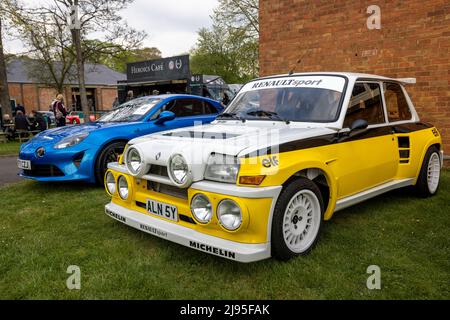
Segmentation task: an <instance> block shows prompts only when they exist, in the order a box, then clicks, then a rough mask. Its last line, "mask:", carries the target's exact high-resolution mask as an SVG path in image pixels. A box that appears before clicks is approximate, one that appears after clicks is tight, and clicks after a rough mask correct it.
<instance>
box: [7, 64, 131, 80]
mask: <svg viewBox="0 0 450 320" xmlns="http://www.w3.org/2000/svg"><path fill="white" fill-rule="evenodd" d="M55 64H58V63H57V62H55ZM36 66H37V67H40V65H39V61H37V60H25V59H13V60H11V61H9V62H8V63H7V65H6V70H7V78H8V82H9V83H42V82H43V81H40V80H39V76H37V77H36V76H33V71H32V70H36ZM42 68H44V67H43V66H42ZM72 68H73V71H72V74H76V71H75V70H76V69H75V66H73V67H72ZM84 72H85V82H86V85H87V86H93V85H95V86H116V85H117V81H119V80H126V78H127V76H126V75H125V74H123V73H120V72H117V71H114V70H112V69H110V68H108V67H107V66H105V65H102V64H92V63H86V64H85V66H84ZM65 83H66V84H72V85H78V81H77V79H76V77H75V76H71V77H68V79H67V80H66V81H65Z"/></svg>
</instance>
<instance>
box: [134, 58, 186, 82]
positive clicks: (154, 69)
mask: <svg viewBox="0 0 450 320" xmlns="http://www.w3.org/2000/svg"><path fill="white" fill-rule="evenodd" d="M189 75H190V70H189V55H185V56H178V57H171V58H164V59H156V60H149V61H142V62H135V63H129V64H127V79H128V82H141V81H164V80H181V79H188V78H189Z"/></svg>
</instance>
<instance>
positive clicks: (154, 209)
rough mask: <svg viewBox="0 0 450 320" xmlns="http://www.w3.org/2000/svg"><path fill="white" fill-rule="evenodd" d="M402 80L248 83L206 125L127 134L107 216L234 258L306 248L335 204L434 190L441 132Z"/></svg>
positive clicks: (308, 77) (111, 175)
mask: <svg viewBox="0 0 450 320" xmlns="http://www.w3.org/2000/svg"><path fill="white" fill-rule="evenodd" d="M408 83H414V79H390V78H385V77H381V76H375V75H368V74H354V73H302V74H290V75H280V76H273V77H267V78H260V79H256V80H253V81H251V82H249V83H247V84H246V85H245V86H244V87H243V88H242V89H241V91H240V92H239V94H238V95H237V96H236V98H235V99H234V100H233V101H232V103H231V104H230V105H229V107H228V108H227V109H226V110H225V112H224V113H223V114H221V115H220V116H219V117H218V118H217V119H216V120H215V121H214V122H213V123H212V124H210V125H207V126H194V127H190V128H182V129H177V130H173V131H165V132H160V133H157V134H152V135H149V136H144V137H140V138H137V139H135V140H132V141H131V142H130V143H129V145H128V146H127V148H126V150H125V152H124V155H123V157H121V159H120V160H119V162H118V163H111V164H109V170H108V171H107V173H106V176H105V187H106V190H107V192H108V193H109V194H110V196H111V197H112V201H111V203H109V204H107V205H106V208H105V211H106V214H107V215H109V216H111V217H112V218H114V219H116V220H118V221H120V222H123V223H125V224H127V225H129V226H132V227H134V228H137V229H140V230H142V231H144V232H147V233H150V234H152V235H155V236H158V237H161V238H164V239H167V240H170V241H173V242H176V243H179V244H181V245H185V246H187V247H190V248H193V249H197V250H200V251H203V252H207V253H210V254H213V255H217V256H220V257H224V258H228V259H232V260H236V261H240V262H251V261H257V260H261V259H265V258H269V257H271V256H274V257H276V258H278V259H282V260H287V259H289V258H292V257H295V256H297V255H302V254H305V253H307V252H308V251H309V250H310V249H311V248H312V246H313V245H314V244H315V243H316V241H317V239H318V236H319V233H320V229H321V225H322V222H323V221H324V220H329V219H331V217H332V216H333V214H334V212H336V211H338V210H342V209H344V208H347V207H349V206H352V205H355V204H357V203H359V202H361V201H364V200H366V199H369V198H372V197H375V196H377V195H380V194H382V193H384V192H387V191H390V190H393V189H396V188H402V187H406V186H414V188H415V189H416V191H417V193H418V194H419V195H421V196H431V195H434V194H435V193H436V192H437V190H438V186H439V178H440V171H441V168H442V163H443V152H442V141H441V137H440V134H439V132H438V130H437V129H436V128H435V127H433V126H431V125H428V124H424V123H421V122H420V120H419V117H418V115H417V113H416V111H415V109H414V106H413V103H412V102H411V99H410V98H409V96H408V94H407V92H406V90H405V88H404V85H405V84H408Z"/></svg>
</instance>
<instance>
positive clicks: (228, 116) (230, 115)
mask: <svg viewBox="0 0 450 320" xmlns="http://www.w3.org/2000/svg"><path fill="white" fill-rule="evenodd" d="M216 119H217V120H220V119H236V120H242V121H245V120H244V119H242V118H241V117H239V116H238V115H237V114H236V113H228V112H224V113H221V114H219V115H218V116H217V118H216Z"/></svg>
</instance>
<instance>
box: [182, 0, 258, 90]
mask: <svg viewBox="0 0 450 320" xmlns="http://www.w3.org/2000/svg"><path fill="white" fill-rule="evenodd" d="M258 5H259V2H258V1H257V0H220V1H219V6H218V7H217V8H216V10H214V14H213V16H212V20H213V25H212V27H211V28H210V29H205V28H203V29H201V30H200V31H199V32H198V35H199V39H198V41H197V44H196V47H195V48H194V49H193V50H192V51H191V69H192V71H193V72H194V73H202V74H217V75H220V76H222V77H223V79H224V80H225V81H226V82H228V83H242V82H246V81H248V80H250V79H252V78H254V77H256V76H257V75H258V71H259V65H258V50H259V23H258V9H259V7H258Z"/></svg>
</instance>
